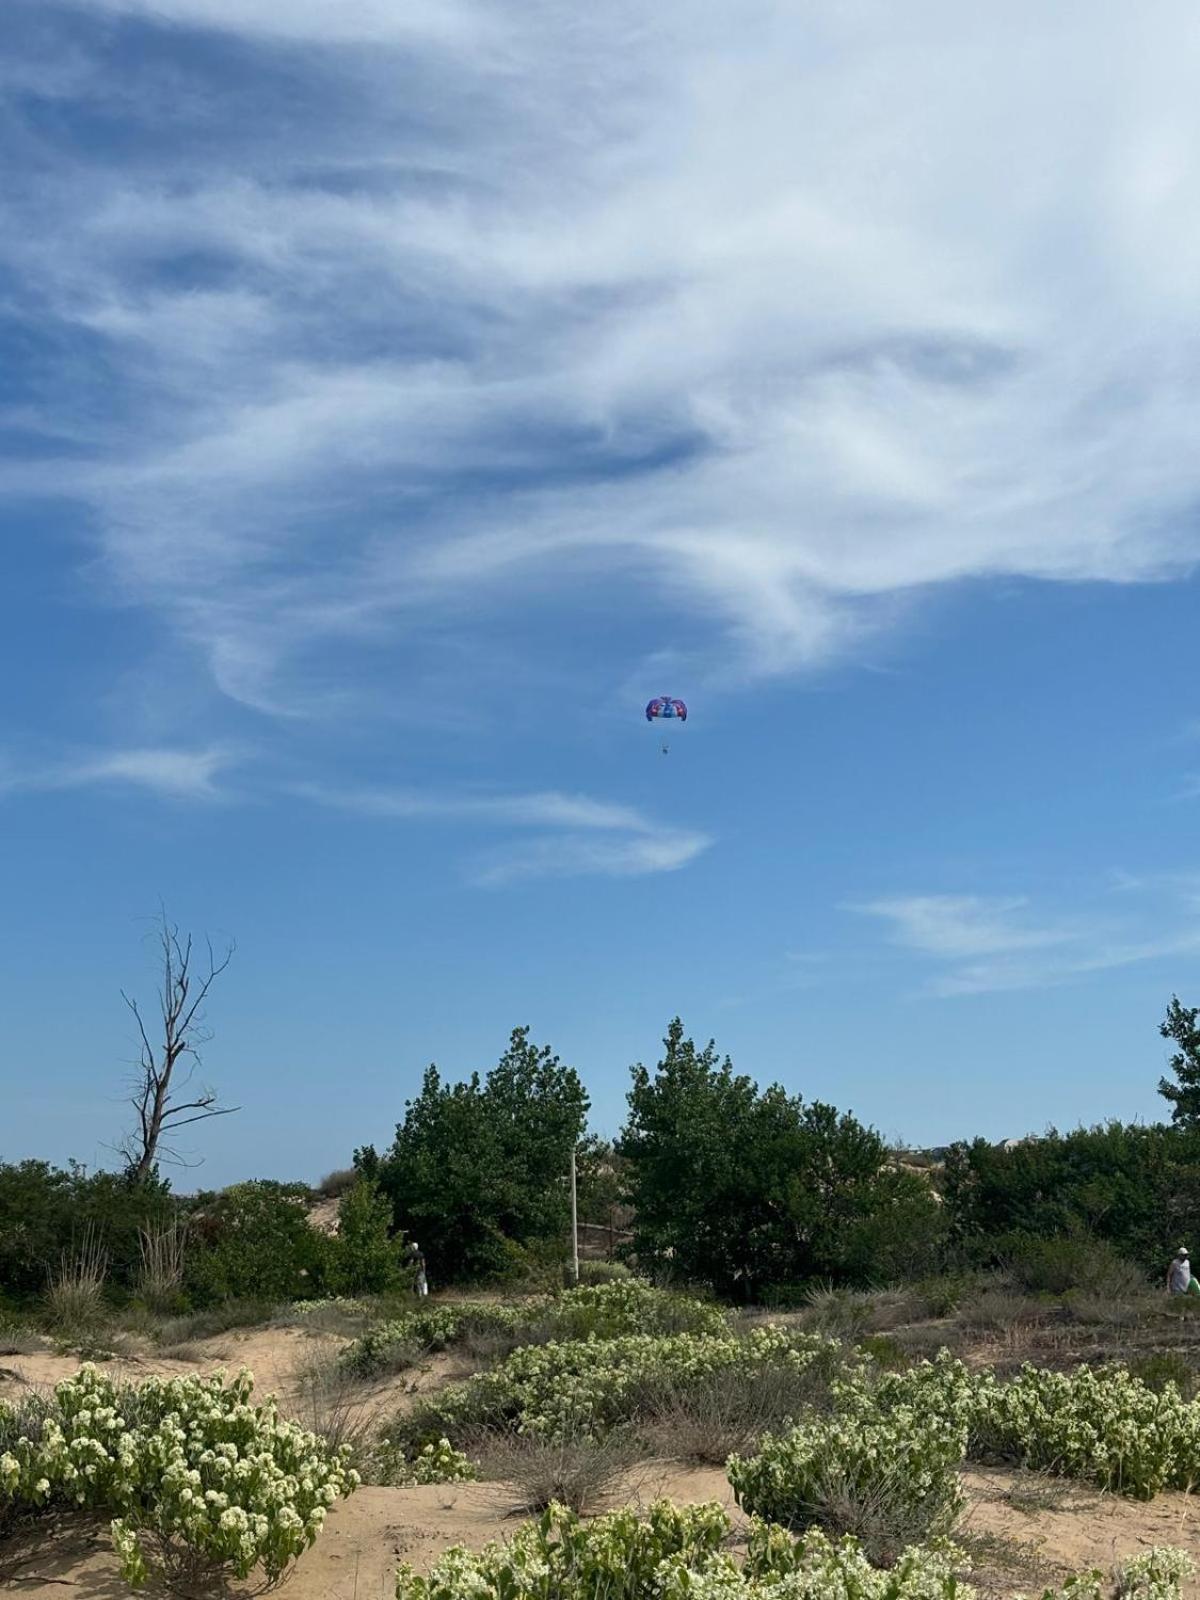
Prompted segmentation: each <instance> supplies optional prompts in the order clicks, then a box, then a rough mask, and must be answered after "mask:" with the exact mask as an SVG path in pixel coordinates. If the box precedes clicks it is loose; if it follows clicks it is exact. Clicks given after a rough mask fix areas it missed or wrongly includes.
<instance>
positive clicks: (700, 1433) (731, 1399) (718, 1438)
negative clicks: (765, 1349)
mask: <svg viewBox="0 0 1200 1600" xmlns="http://www.w3.org/2000/svg"><path fill="white" fill-rule="evenodd" d="M839 1364H840V1360H839V1357H838V1356H837V1355H836V1354H835V1353H834V1351H833V1350H832V1349H831V1351H830V1354H829V1355H828V1356H827V1357H825V1358H824V1359H817V1360H814V1361H811V1362H809V1363H807V1364H806V1365H801V1364H799V1363H796V1362H794V1361H792V1360H790V1359H787V1357H786V1354H785V1356H784V1358H783V1359H780V1360H775V1359H772V1358H771V1357H769V1356H768V1357H765V1358H764V1359H761V1360H757V1361H748V1362H738V1363H736V1364H733V1365H729V1366H724V1367H721V1368H719V1369H718V1370H717V1371H715V1372H712V1373H709V1374H708V1375H707V1376H706V1377H704V1378H702V1379H699V1380H693V1381H688V1382H685V1383H682V1384H675V1383H672V1382H671V1381H670V1380H669V1379H668V1380H666V1381H664V1382H662V1383H660V1384H657V1385H655V1386H654V1389H653V1392H652V1394H651V1395H650V1397H649V1398H648V1400H647V1402H646V1405H645V1407H644V1410H645V1413H646V1423H645V1426H644V1428H643V1429H642V1430H641V1431H642V1432H643V1433H644V1434H645V1435H646V1437H647V1439H648V1441H649V1443H650V1444H651V1445H652V1446H654V1447H655V1448H656V1450H657V1451H658V1452H659V1453H660V1454H662V1455H665V1456H669V1457H671V1458H673V1459H675V1460H678V1461H693V1462H699V1463H701V1464H703V1465H707V1466H716V1467H720V1466H724V1465H725V1462H726V1461H727V1460H728V1459H729V1457H730V1456H731V1455H733V1454H735V1453H737V1452H741V1451H746V1450H751V1449H753V1448H754V1447H755V1446H756V1445H757V1443H758V1441H759V1440H760V1439H761V1438H762V1437H763V1435H764V1434H766V1433H770V1432H772V1431H773V1430H778V1429H781V1428H786V1427H788V1426H790V1425H791V1424H792V1423H793V1422H794V1421H795V1420H796V1418H797V1417H800V1416H802V1415H805V1414H806V1413H811V1412H813V1411H816V1410H825V1411H827V1410H829V1408H830V1404H831V1393H830V1381H831V1378H832V1376H833V1372H834V1370H836V1368H837V1366H838V1365H839Z"/></svg>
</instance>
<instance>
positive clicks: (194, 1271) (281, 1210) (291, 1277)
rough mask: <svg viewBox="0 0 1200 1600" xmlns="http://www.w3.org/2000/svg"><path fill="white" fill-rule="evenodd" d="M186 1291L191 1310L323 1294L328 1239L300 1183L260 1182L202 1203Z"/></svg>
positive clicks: (194, 1228)
mask: <svg viewBox="0 0 1200 1600" xmlns="http://www.w3.org/2000/svg"><path fill="white" fill-rule="evenodd" d="M191 1239H192V1244H191V1248H190V1249H189V1252H188V1258H187V1264H186V1270H185V1280H184V1281H185V1286H186V1289H187V1293H188V1296H189V1298H190V1299H191V1301H192V1303H193V1304H194V1305H197V1306H209V1305H215V1304H217V1303H219V1302H220V1301H223V1300H273V1301H275V1302H277V1303H278V1302H281V1301H285V1300H307V1299H311V1298H312V1297H313V1296H316V1295H319V1294H320V1293H321V1292H322V1286H323V1277H324V1268H325V1264H326V1261H327V1259H328V1240H327V1239H326V1238H325V1236H324V1235H323V1234H321V1233H318V1232H317V1230H316V1229H315V1228H314V1227H313V1226H312V1225H311V1223H310V1222H309V1220H308V1190H307V1189H306V1188H305V1187H304V1185H303V1184H297V1183H275V1182H273V1181H272V1180H270V1179H265V1178H264V1179H262V1180H260V1181H258V1182H253V1183H235V1184H234V1185H233V1186H232V1187H231V1188H229V1189H223V1190H222V1191H221V1192H220V1193H219V1194H215V1195H203V1196H200V1197H199V1198H198V1201H197V1209H196V1212H195V1214H194V1216H193V1219H192V1228H191Z"/></svg>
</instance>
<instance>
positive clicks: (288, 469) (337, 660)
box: [0, 0, 1200, 715]
mask: <svg viewBox="0 0 1200 1600" xmlns="http://www.w3.org/2000/svg"><path fill="white" fill-rule="evenodd" d="M9 11H10V13H11V16H10V17H9V18H8V19H7V20H8V24H9V34H8V38H7V40H6V46H7V53H8V54H10V55H16V56H17V57H18V58H19V59H20V60H22V61H24V62H26V63H27V71H26V72H25V79H26V81H29V82H36V81H38V76H39V73H42V74H43V75H44V73H45V71H48V70H49V68H50V67H51V66H52V65H53V63H54V61H55V60H56V58H57V57H58V56H59V55H60V53H61V51H60V48H59V47H60V45H61V44H62V43H63V41H66V40H68V39H69V41H70V45H71V61H72V73H71V75H70V76H69V77H68V78H67V79H62V78H61V77H59V78H56V79H55V83H56V89H55V93H56V95H57V96H58V97H59V99H60V100H62V99H65V100H66V102H67V103H68V104H69V105H72V106H73V107H74V109H75V113H76V121H75V123H74V124H73V123H72V121H71V119H70V117H69V116H62V115H60V116H59V117H58V118H56V120H55V123H54V129H53V131H51V130H50V128H49V127H48V125H47V123H46V119H45V118H44V117H41V116H39V115H37V114H36V108H33V109H31V110H29V112H28V115H27V116H25V117H24V118H23V117H22V115H21V113H22V109H23V106H24V102H23V101H18V104H17V108H16V112H15V115H14V118H13V121H12V124H11V126H10V128H9V130H8V131H9V135H10V136H9V138H8V139H7V140H6V146H7V149H8V155H7V157H6V158H3V159H4V165H3V167H2V168H0V176H3V178H4V180H5V182H4V191H5V195H6V199H5V204H4V212H5V214H4V222H5V226H4V229H3V232H2V235H0V265H3V267H4V269H5V271H6V274H7V281H8V283H9V284H10V286H11V287H10V289H9V291H8V300H7V308H8V310H9V312H10V313H11V314H12V315H14V316H16V317H17V318H24V319H30V318H32V319H34V320H35V321H36V324H37V326H38V327H39V328H40V329H41V330H42V332H43V334H44V339H43V343H42V344H41V346H40V347H39V348H38V349H37V350H36V351H33V352H31V355H30V359H29V362H28V366H27V367H20V366H18V367H17V368H16V369H14V374H15V381H16V388H17V389H18V390H19V391H21V392H20V395H19V399H20V404H21V407H22V412H21V414H22V417H23V418H24V421H23V424H22V426H23V428H24V430H25V432H26V433H27V435H28V437H29V439H30V441H31V443H30V448H29V450H28V451H26V452H24V454H23V456H22V458H21V459H19V460H10V461H9V462H8V464H7V465H0V493H3V492H4V490H5V488H7V490H8V491H9V492H10V493H14V494H16V493H19V494H22V495H29V494H31V493H41V494H46V495H50V494H53V495H58V494H66V495H69V496H72V497H74V498H76V499H78V500H79V501H81V502H83V503H84V504H85V505H86V506H87V507H88V508H89V510H90V512H91V515H92V518H93V519H94V526H95V527H96V530H97V535H96V536H97V539H98V543H99V547H100V551H101V556H102V568H101V570H102V571H103V572H104V573H105V574H106V575H107V581H108V591H107V592H108V595H109V597H110V598H113V599H119V600H121V601H123V602H133V603H135V604H137V605H139V606H143V607H147V608H150V609H151V610H153V611H154V612H156V613H157V614H159V615H160V616H162V617H163V618H164V619H166V620H167V622H168V623H169V625H170V636H171V638H172V639H174V640H183V641H186V642H187V643H188V644H189V645H190V647H191V648H192V649H193V650H194V651H195V652H196V655H197V658H198V659H200V660H202V661H203V663H204V664H205V668H206V670H207V672H208V673H209V674H211V677H212V680H213V681H214V682H215V683H216V684H218V685H219V687H220V688H221V689H222V691H223V692H224V693H225V694H226V695H228V696H230V697H232V698H233V699H235V700H238V701H240V702H243V703H245V704H247V705H250V706H252V707H254V708H256V709H258V710H260V711H262V712H264V713H267V714H271V715H277V714H295V713H296V712H298V711H301V710H308V711H311V710H312V709H313V708H318V709H319V708H321V707H322V706H324V707H326V708H328V707H330V706H332V705H333V704H336V705H337V706H338V708H339V710H342V711H344V709H345V705H346V698H345V696H340V697H326V696H324V695H323V686H324V685H326V683H327V682H328V680H331V679H332V680H335V681H336V682H337V683H338V685H339V687H341V686H342V685H344V684H345V683H346V681H347V680H349V681H350V682H351V684H357V685H358V686H359V687H363V686H364V684H365V680H366V679H367V678H368V676H369V674H368V672H367V670H366V667H365V663H366V662H368V661H370V662H372V663H374V662H376V661H377V660H378V658H379V654H380V652H381V651H387V650H392V651H403V650H418V651H420V650H428V649H431V648H433V646H434V643H435V642H437V643H439V644H440V643H441V642H443V641H444V640H445V639H446V638H447V637H450V638H453V639H454V640H455V641H457V642H458V643H459V644H460V646H461V649H460V650H459V652H458V653H457V655H456V656H455V657H454V659H455V661H456V665H457V670H458V672H459V673H460V675H465V676H466V677H468V678H469V679H470V681H471V682H472V684H473V685H474V687H475V689H476V691H477V692H478V693H479V694H481V695H482V694H493V693H494V694H499V693H502V692H504V691H503V690H502V689H501V687H500V686H499V685H498V684H497V683H496V681H495V676H494V674H491V673H489V671H488V667H487V661H488V649H487V640H488V638H489V633H490V631H491V630H493V629H496V628H499V627H501V626H502V625H503V623H504V622H505V621H507V620H508V619H510V618H511V617H512V615H513V614H514V612H515V613H517V614H519V615H520V616H521V617H522V618H523V619H524V620H525V622H526V628H525V630H524V634H523V639H524V649H525V650H526V652H527V653H528V655H529V656H530V658H531V659H532V660H534V661H535V662H536V663H537V664H539V665H540V667H541V670H543V671H545V672H546V673H547V674H552V673H553V672H554V671H555V670H557V669H559V668H561V666H562V664H563V663H564V662H565V661H569V662H571V663H572V665H573V667H574V669H575V671H576V674H577V676H578V679H579V681H580V682H581V683H583V684H584V685H586V686H587V688H588V690H589V692H597V686H598V685H599V684H600V683H603V682H608V681H610V679H611V673H612V664H611V662H607V661H603V660H602V659H601V658H599V657H598V656H597V653H596V652H595V650H594V649H592V648H591V647H590V642H588V641H579V640H577V639H575V638H574V637H573V634H572V630H571V629H570V628H569V627H566V628H564V627H562V626H560V625H557V624H558V620H559V619H560V618H561V616H562V615H563V614H564V612H565V613H566V615H567V616H568V617H569V616H570V614H571V608H572V606H573V604H575V603H578V602H579V601H581V600H582V599H583V598H584V597H587V598H588V599H589V600H591V599H592V598H593V597H594V596H597V595H601V596H606V597H608V599H609V602H610V604H611V605H612V606H613V607H614V608H620V614H621V616H622V617H624V618H632V619H635V620H636V622H637V624H638V632H639V634H640V636H642V637H644V638H645V639H647V640H650V639H653V640H654V641H655V648H656V649H659V648H665V649H667V650H669V651H673V652H675V653H676V655H677V657H678V658H680V659H681V660H683V661H684V662H685V663H686V662H687V661H689V660H690V661H692V662H693V663H695V664H696V670H704V671H707V672H709V673H710V674H712V675H713V676H716V675H718V674H719V675H720V676H721V678H722V679H723V680H724V681H731V680H732V681H738V680H739V679H745V678H746V677H752V676H756V675H762V674H770V673H785V672H793V671H797V670H800V669H802V668H804V667H805V666H807V665H809V664H811V663H813V662H814V661H819V660H823V659H827V658H828V657H830V656H831V655H835V654H837V653H838V652H844V651H847V650H852V649H854V648H856V646H857V643H858V641H860V640H861V639H862V638H863V637H864V635H869V634H870V633H871V631H872V630H874V629H876V628H879V627H881V626H884V625H886V623H887V622H888V620H889V619H890V618H891V616H892V615H893V613H894V611H895V609H896V607H897V606H898V604H899V603H900V602H901V601H904V600H906V599H908V598H909V597H912V596H914V595H917V594H919V593H920V592H922V591H923V590H926V589H930V588H933V587H936V586H939V585H946V584H950V583H954V582H957V581H959V580H961V579H964V578H972V577H989V576H994V575H1018V576H1025V577H1029V578H1035V579H1042V580H1047V581H1057V580H1081V579H1082V580H1094V581H1101V582H1115V583H1123V582H1133V581H1144V580H1153V579H1159V578H1162V577H1164V576H1166V575H1168V574H1171V573H1175V572H1178V571H1179V570H1181V569H1183V568H1186V567H1189V566H1191V565H1192V564H1194V562H1195V561H1196V559H1197V557H1198V556H1200V533H1198V531H1197V530H1198V528H1200V521H1198V519H1197V518H1196V516H1195V508H1196V506H1197V504H1200V458H1198V457H1197V452H1196V451H1195V449H1194V440H1195V437H1196V435H1197V432H1198V431H1200V386H1197V384H1196V382H1195V373H1196V368H1197V362H1198V360H1200V333H1198V331H1197V326H1196V319H1195V308H1194V285H1195V282H1196V278H1197V274H1198V272H1200V224H1198V223H1196V222H1195V221H1194V220H1193V219H1196V218H1198V217H1200V164H1197V163H1196V161H1195V160H1194V148H1193V146H1194V119H1193V116H1192V104H1193V97H1194V82H1195V76H1196V71H1197V69H1198V68H1200V18H1198V16H1197V13H1196V12H1195V10H1194V8H1192V7H1189V6H1187V5H1185V4H1184V3H1183V0H1164V4H1163V5H1162V6H1161V7H1160V8H1159V10H1158V12H1157V13H1156V16H1157V17H1158V19H1159V25H1157V26H1155V27H1151V28H1147V27H1146V26H1145V25H1144V19H1143V18H1142V17H1141V16H1140V15H1139V14H1135V13H1134V12H1133V11H1131V10H1130V8H1128V7H1126V6H1122V5H1119V4H1117V3H1116V0H1099V3H1098V4H1097V5H1095V6H1093V7H1091V8H1089V10H1088V12H1087V15H1086V16H1084V15H1083V14H1082V13H1080V12H1078V11H1075V10H1061V9H1059V10H1055V9H1053V8H1046V7H1044V6H1038V5H1035V4H1034V3H1033V0H1017V4H1016V5H1015V7H1014V6H1009V7H1005V8H1004V9H1003V11H999V10H997V11H994V12H984V11H980V10H979V9H978V8H971V7H965V8H964V7H959V6H952V5H950V4H949V3H943V0H932V3H930V4H928V5H924V6H922V7H918V8H917V9H916V10H912V9H908V10H905V11H904V12H903V13H901V12H900V11H898V10H897V9H896V8H895V7H893V6H889V5H887V4H885V3H884V0H865V3H863V4H859V5H854V6H851V7H849V8H841V9H836V10H831V11H828V12H827V13H826V14H824V15H823V16H821V17H820V18H818V19H814V17H813V16H812V15H811V14H810V13H809V12H801V11H798V10H797V9H796V8H795V7H789V6H787V5H784V4H782V3H781V0H754V3H753V4H752V5H751V7H750V9H749V10H748V11H746V10H739V11H738V12H736V14H735V13H734V12H733V11H731V10H728V9H722V8H716V9H712V10H710V11H709V12H707V13H706V14H705V15H704V16H703V17H697V14H696V9H695V7H693V6H687V5H684V4H683V3H682V0H668V3H667V4H665V5H661V6H658V7H655V8H654V9H653V11H650V12H648V11H647V9H646V8H645V7H644V6H638V5H634V4H633V3H632V0H614V3H612V4H609V5H605V6H603V7H599V8H592V9H590V10H587V11H581V10H580V9H579V8H578V7H571V6H566V5H562V6H555V5H552V4H551V5H536V6H533V7H529V6H528V5H523V4H517V3H516V0H512V3H503V0H502V3H500V4H495V5H486V6H485V5H483V4H482V3H473V0H452V3H450V4H447V5H442V4H418V5H402V6H401V5H393V4H391V3H390V0H364V3H360V4H355V5H345V4H342V3H341V0H297V3H294V4H291V5H286V6H281V5H279V4H277V3H275V0H98V3H97V5H95V6H93V7H90V8H88V13H87V14H85V13H84V12H82V11H81V10H80V8H79V7H78V6H76V5H71V4H66V3H65V0H64V3H59V0H36V3H32V0H13V3H12V4H11V5H10V8H9ZM113 18H117V19H119V20H120V21H121V24H122V26H121V28H120V29H119V30H116V31H114V29H113V27H112V20H113ZM18 24H20V25H21V26H19V27H18V26H17V25H18ZM198 38H199V39H202V40H203V44H204V48H203V49H198V48H196V44H197V40H198ZM1014 106H1019V107H1020V110H1021V115H1020V117H1019V118H1017V117H1014V114H1013V107H1014ZM114 116H115V117H116V119H117V120H118V121H119V124H120V126H121V128H122V130H123V134H124V135H125V137H123V138H122V139H121V140H118V141H116V143H115V146H114V148H113V149H111V150H110V149H109V148H108V147H107V146H106V145H104V143H103V142H102V141H98V140H93V139H92V138H91V136H90V134H89V132H88V130H89V129H91V128H93V127H94V126H98V125H102V126H108V125H109V123H110V122H111V121H112V120H113V118H114ZM72 127H74V128H75V129H76V132H75V133H74V135H73V134H72V131H71V130H72ZM139 133H141V134H142V135H144V137H142V138H141V139H140V140H139V139H138V138H137V135H138V134H139ZM1048 152H1050V153H1051V154H1050V155H1049V156H1048ZM535 624H536V625H535ZM473 652H474V653H473ZM415 692H416V691H414V693H415ZM422 692H425V691H424V689H423V690H422Z"/></svg>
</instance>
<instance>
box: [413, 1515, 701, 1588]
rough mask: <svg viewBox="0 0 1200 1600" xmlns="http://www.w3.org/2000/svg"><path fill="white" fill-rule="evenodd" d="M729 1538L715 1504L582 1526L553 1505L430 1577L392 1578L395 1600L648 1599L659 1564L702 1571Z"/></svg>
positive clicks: (446, 1562) (449, 1556)
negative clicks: (473, 1599)
mask: <svg viewBox="0 0 1200 1600" xmlns="http://www.w3.org/2000/svg"><path fill="white" fill-rule="evenodd" d="M728 1535H729V1519H728V1517H726V1515H725V1513H724V1512H723V1511H722V1510H721V1508H720V1506H717V1505H708V1506H676V1505H672V1504H670V1503H669V1502H667V1501H660V1502H659V1503H658V1504H657V1505H655V1506H653V1507H652V1508H651V1510H650V1512H649V1515H648V1516H646V1517H645V1518H641V1517H639V1516H638V1515H637V1513H636V1512H634V1511H629V1510H624V1511H614V1512H610V1513H609V1514H608V1515H607V1516H603V1517H597V1518H596V1519H595V1520H594V1521H592V1522H588V1523H585V1522H583V1521H581V1519H580V1518H579V1516H578V1515H577V1514H576V1513H575V1512H572V1511H568V1510H567V1508H566V1507H565V1506H558V1505H555V1506H551V1507H550V1508H549V1510H547V1511H546V1512H544V1513H543V1515H542V1516H541V1517H539V1518H538V1520H537V1521H536V1522H530V1523H527V1524H526V1525H525V1526H524V1527H523V1528H521V1529H520V1530H519V1532H518V1533H517V1534H516V1536H515V1538H514V1539H512V1540H511V1541H510V1542H506V1543H495V1544H490V1545H488V1546H487V1547H486V1548H485V1549H484V1550H482V1551H480V1552H479V1553H478V1554H469V1553H468V1552H467V1551H465V1550H461V1549H454V1550H448V1551H447V1552H446V1554H445V1555H443V1556H442V1557H441V1559H440V1560H439V1561H438V1562H437V1563H436V1564H435V1565H434V1567H433V1569H432V1570H431V1571H430V1573H429V1575H428V1577H419V1576H418V1575H417V1574H416V1573H415V1572H413V1570H412V1569H411V1568H410V1567H401V1568H400V1570H399V1572H398V1573H397V1575H396V1595H397V1600H467V1597H468V1596H475V1597H477V1600H512V1597H514V1596H521V1595H540V1596H544V1597H546V1600H551V1597H552V1600H600V1597H601V1596H603V1597H604V1600H650V1596H651V1595H653V1594H655V1593H656V1592H657V1590H656V1584H657V1582H658V1579H659V1575H660V1573H661V1571H662V1567H663V1564H664V1562H667V1561H678V1562H680V1563H681V1564H682V1566H683V1567H684V1568H686V1569H688V1570H703V1569H704V1568H705V1567H706V1566H707V1564H708V1563H709V1562H711V1561H712V1560H714V1559H715V1558H716V1557H717V1554H718V1552H719V1550H720V1548H721V1546H722V1544H723V1543H724V1542H725V1540H726V1538H727V1537H728Z"/></svg>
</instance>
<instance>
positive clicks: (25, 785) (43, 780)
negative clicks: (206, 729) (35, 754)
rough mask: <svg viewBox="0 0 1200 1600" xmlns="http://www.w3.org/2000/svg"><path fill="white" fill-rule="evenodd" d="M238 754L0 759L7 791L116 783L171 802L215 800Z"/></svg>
mask: <svg viewBox="0 0 1200 1600" xmlns="http://www.w3.org/2000/svg"><path fill="white" fill-rule="evenodd" d="M236 759H237V757H236V755H235V753H234V752H233V751H231V750H229V749H227V748H225V747H223V746H214V747H211V748H209V749H204V750H180V749H164V748H158V749H140V750H111V751H107V752H105V753H103V754H90V755H82V756H76V757H74V758H71V759H66V760H59V761H55V762H51V763H47V764H43V765H37V764H19V763H17V762H15V761H7V762H0V795H2V794H4V793H6V792H14V793H15V792H19V791H38V790H54V789H88V788H95V787H101V788H103V787H117V788H134V789H147V790H150V791H151V792H152V793H154V794H157V795H161V796H164V797H165V798H168V799H176V800H215V799H217V798H219V796H220V792H221V791H220V787H219V783H218V779H219V778H220V777H221V775H222V774H223V773H224V772H226V771H227V770H228V769H229V768H230V767H231V766H233V765H234V763H235V761H236Z"/></svg>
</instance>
